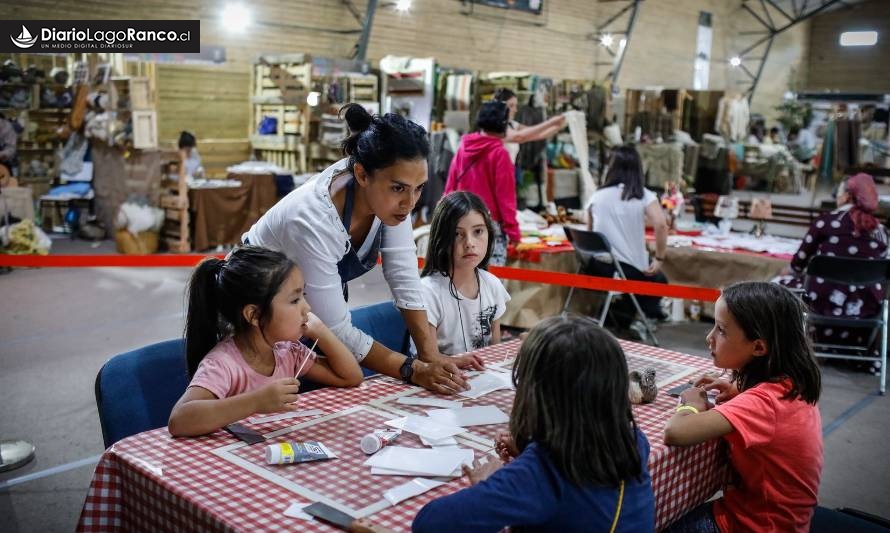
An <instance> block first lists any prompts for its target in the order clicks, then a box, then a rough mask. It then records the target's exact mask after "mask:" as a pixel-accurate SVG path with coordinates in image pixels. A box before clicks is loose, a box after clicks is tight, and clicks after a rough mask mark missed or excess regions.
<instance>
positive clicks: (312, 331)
mask: <svg viewBox="0 0 890 533" xmlns="http://www.w3.org/2000/svg"><path fill="white" fill-rule="evenodd" d="M327 331H328V327H327V326H326V325H325V324H324V322H322V321H321V319H320V318H318V317H317V316H316V315H315V313H309V320H307V321H306V333H305V334H306V336H307V337H309V338H310V339H317V338H318V337H320V336H321V335H323V334H324V333H325V332H327Z"/></svg>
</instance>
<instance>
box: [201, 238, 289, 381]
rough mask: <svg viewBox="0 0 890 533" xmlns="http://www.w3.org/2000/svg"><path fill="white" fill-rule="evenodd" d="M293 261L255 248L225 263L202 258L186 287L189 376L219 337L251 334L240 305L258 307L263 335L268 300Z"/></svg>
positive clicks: (243, 249) (237, 253)
mask: <svg viewBox="0 0 890 533" xmlns="http://www.w3.org/2000/svg"><path fill="white" fill-rule="evenodd" d="M294 268H295V265H294V263H293V262H292V261H291V260H290V259H288V258H287V256H285V255H284V254H282V253H280V252H275V251H272V250H268V249H265V248H260V247H257V246H244V247H241V248H236V249H235V250H234V251H233V252H232V253H231V255H230V256H229V257H228V259H226V260H220V259H216V258H210V259H205V260H204V261H202V262H201V263H200V264H199V265H198V266H197V267H195V271H194V272H193V273H192V277H191V280H190V281H189V286H188V313H187V314H186V323H185V354H186V365H187V366H188V372H189V377H191V376H194V375H195V371H196V370H198V365H199V364H200V363H201V360H202V359H204V356H205V355H207V353H208V352H210V350H211V349H212V348H213V347H214V346H215V345H216V343H218V342H219V341H220V340H222V339H223V338H225V337H227V336H229V335H239V334H243V333H246V332H248V331H250V327H251V324H250V322H249V321H248V320H247V318H245V316H244V312H243V310H244V307H245V306H248V305H254V306H256V313H255V315H254V318H255V319H256V320H257V323H258V324H259V328H260V331H261V332H262V331H263V329H264V328H265V326H266V325H267V324H268V323H269V322H270V321H271V320H272V299H273V298H274V297H275V294H277V293H278V290H279V288H280V287H281V284H282V283H284V281H285V280H286V279H287V277H288V275H289V274H290V272H291V270H293V269H294Z"/></svg>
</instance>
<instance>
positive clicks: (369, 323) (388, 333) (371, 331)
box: [352, 302, 410, 354]
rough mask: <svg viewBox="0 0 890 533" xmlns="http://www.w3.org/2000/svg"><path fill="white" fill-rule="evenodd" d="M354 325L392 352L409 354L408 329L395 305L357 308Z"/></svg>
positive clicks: (354, 310)
mask: <svg viewBox="0 0 890 533" xmlns="http://www.w3.org/2000/svg"><path fill="white" fill-rule="evenodd" d="M352 324H353V325H354V326H355V327H357V328H358V329H360V330H362V331H364V332H365V333H367V334H368V335H370V336H371V337H373V338H374V340H375V341H377V342H379V343H380V344H382V345H384V346H386V347H387V348H389V349H390V350H392V351H394V352H399V353H404V354H407V353H408V346H409V342H410V337H409V335H408V327H407V326H406V325H405V320H404V319H403V318H402V313H401V311H399V309H398V308H397V307H396V305H395V303H393V302H380V303H378V304H371V305H365V306H362V307H357V308H355V309H353V310H352Z"/></svg>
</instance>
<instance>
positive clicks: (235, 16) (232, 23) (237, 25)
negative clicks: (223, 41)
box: [222, 4, 252, 33]
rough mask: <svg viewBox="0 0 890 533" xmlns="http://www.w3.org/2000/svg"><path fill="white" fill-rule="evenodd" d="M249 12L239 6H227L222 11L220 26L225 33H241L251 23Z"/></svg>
mask: <svg viewBox="0 0 890 533" xmlns="http://www.w3.org/2000/svg"><path fill="white" fill-rule="evenodd" d="M251 18H252V17H251V15H250V11H249V10H248V9H247V8H246V7H244V6H243V5H241V4H227V5H226V7H224V8H223V11H222V25H223V28H225V29H226V30H227V31H230V32H234V33H241V32H243V31H244V30H245V29H246V28H247V27H248V26H249V25H250V21H251Z"/></svg>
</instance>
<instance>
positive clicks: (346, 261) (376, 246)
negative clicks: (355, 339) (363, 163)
mask: <svg viewBox="0 0 890 533" xmlns="http://www.w3.org/2000/svg"><path fill="white" fill-rule="evenodd" d="M354 202H355V178H353V179H351V180H349V183H348V184H347V185H346V199H345V201H344V202H343V218H342V220H343V227H344V228H346V232H347V233H349V224H350V222H351V221H352V205H353V203H354ZM382 226H383V225H382V224H381V225H379V226H377V233H376V234H374V235H371V234H370V233H369V234H368V236H367V237H365V239H366V240H367V239H373V242H372V244H371V249H370V250H369V251H368V255H367V256H365V257H364V258H360V257H359V256H358V251H357V250H356V249H355V247H354V246H352V240H351V239H350V240H349V241H347V244H346V245H347V246H348V247H349V250H347V252H346V255H344V256H343V259H341V260H340V261H339V262H338V263H337V272H338V273H339V274H340V282H341V283H342V284H343V299H344V300H345V301H347V302H348V301H349V286H348V285H347V282H348V281H350V280H353V279H355V278H357V277H359V276H362V275H364V274H365V273H367V272H368V271H369V270H371V269H372V268H374V265H376V264H377V257H378V256H379V255H380V242H381V241H382V240H383V227H382Z"/></svg>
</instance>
